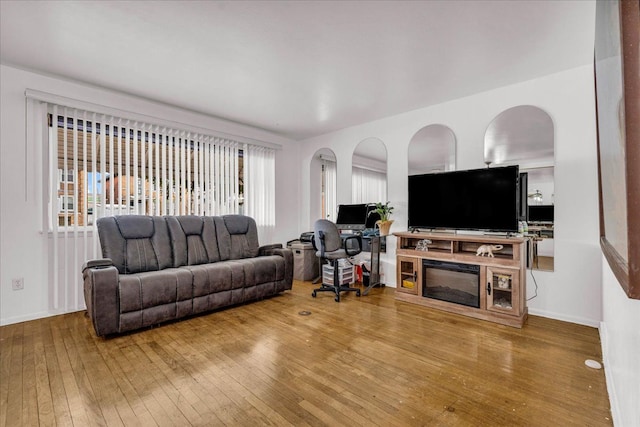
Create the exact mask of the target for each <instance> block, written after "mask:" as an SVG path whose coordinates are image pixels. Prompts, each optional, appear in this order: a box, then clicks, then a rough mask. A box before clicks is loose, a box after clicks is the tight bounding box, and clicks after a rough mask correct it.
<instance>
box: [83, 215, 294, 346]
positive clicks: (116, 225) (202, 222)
mask: <svg viewBox="0 0 640 427" xmlns="http://www.w3.org/2000/svg"><path fill="white" fill-rule="evenodd" d="M97 227H98V235H99V237H100V245H101V247H102V256H103V257H104V258H103V259H99V260H92V261H89V262H87V263H86V264H85V265H84V266H83V269H82V271H83V278H84V298H85V303H86V305H87V312H88V314H89V316H90V318H91V320H92V322H93V326H94V328H95V331H96V334H97V335H98V336H104V335H110V334H116V333H122V332H127V331H132V330H135V329H139V328H143V327H147V326H152V325H156V324H159V323H162V322H166V321H170V320H174V319H180V318H184V317H187V316H191V315H195V314H198V313H205V312H209V311H212V310H215V309H219V308H222V307H227V306H232V305H236V304H240V303H244V302H247V301H252V300H258V299H261V298H265V297H268V296H272V295H276V294H278V293H280V292H283V291H285V290H288V289H291V287H292V283H293V254H292V251H291V250H290V249H286V248H282V245H269V246H259V245H258V233H257V227H256V223H255V221H254V220H253V218H250V217H248V216H242V215H225V216H221V217H201V216H167V217H159V216H143V215H124V216H114V217H105V218H100V219H98V221H97Z"/></svg>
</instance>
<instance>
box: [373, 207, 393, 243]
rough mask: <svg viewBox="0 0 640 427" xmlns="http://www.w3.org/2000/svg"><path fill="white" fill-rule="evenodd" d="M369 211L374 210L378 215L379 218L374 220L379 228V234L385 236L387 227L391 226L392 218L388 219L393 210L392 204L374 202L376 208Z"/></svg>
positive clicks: (387, 231) (387, 230)
mask: <svg viewBox="0 0 640 427" xmlns="http://www.w3.org/2000/svg"><path fill="white" fill-rule="evenodd" d="M371 212H375V213H377V214H378V215H380V219H379V220H378V221H376V225H377V226H378V228H379V229H380V235H381V236H386V235H388V234H389V229H390V228H391V224H393V220H392V219H389V217H390V216H391V213H392V212H393V206H389V202H387V203H381V202H378V203H376V208H375V209H374V210H372V211H371Z"/></svg>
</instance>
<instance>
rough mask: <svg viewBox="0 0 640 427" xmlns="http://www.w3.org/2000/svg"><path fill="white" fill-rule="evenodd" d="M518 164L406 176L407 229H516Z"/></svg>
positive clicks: (515, 230)
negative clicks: (407, 194)
mask: <svg viewBox="0 0 640 427" xmlns="http://www.w3.org/2000/svg"><path fill="white" fill-rule="evenodd" d="M518 184H519V168H518V166H504V167H493V168H486V169H473V170H466V171H456V172H444V173H433V174H424V175H411V176H409V229H454V230H483V231H499V232H517V231H518V218H519V202H520V200H519V185H518Z"/></svg>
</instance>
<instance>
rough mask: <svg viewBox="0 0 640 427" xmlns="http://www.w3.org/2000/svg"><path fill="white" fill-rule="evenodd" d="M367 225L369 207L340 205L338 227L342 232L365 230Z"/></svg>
mask: <svg viewBox="0 0 640 427" xmlns="http://www.w3.org/2000/svg"><path fill="white" fill-rule="evenodd" d="M366 223H367V205H366V204H357V205H339V206H338V219H337V221H336V225H337V226H338V228H339V229H342V230H364V229H365V227H366Z"/></svg>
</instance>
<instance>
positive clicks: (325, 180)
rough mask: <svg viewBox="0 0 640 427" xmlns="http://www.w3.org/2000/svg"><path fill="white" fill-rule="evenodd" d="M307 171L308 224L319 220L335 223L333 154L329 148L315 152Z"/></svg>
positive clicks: (335, 171)
mask: <svg viewBox="0 0 640 427" xmlns="http://www.w3.org/2000/svg"><path fill="white" fill-rule="evenodd" d="M309 171H310V172H309V173H310V179H309V187H310V188H309V195H310V197H311V206H310V208H311V210H310V213H311V218H310V223H311V224H313V223H314V222H315V221H316V220H317V219H320V218H326V219H330V220H332V221H335V219H336V214H337V210H338V205H337V179H336V177H337V162H336V155H335V153H334V152H333V151H332V150H331V149H329V148H321V149H319V150H318V151H316V152H315V153H314V155H313V157H312V158H311V164H310V167H309Z"/></svg>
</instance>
